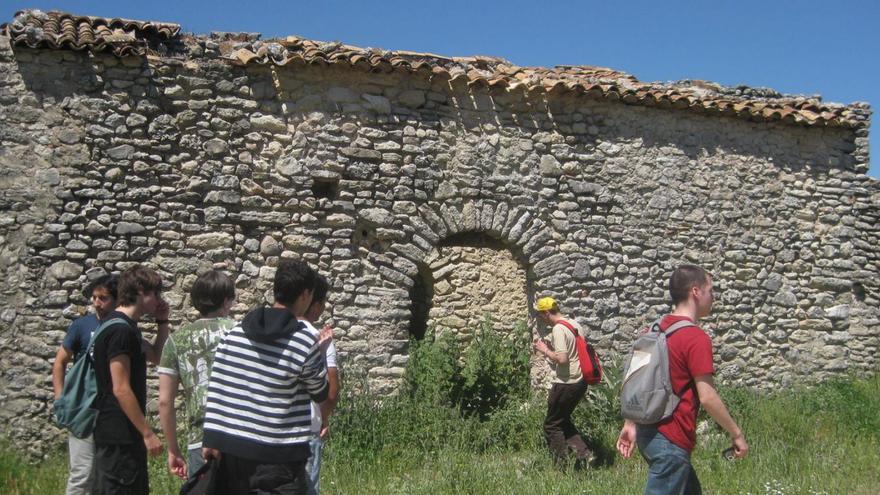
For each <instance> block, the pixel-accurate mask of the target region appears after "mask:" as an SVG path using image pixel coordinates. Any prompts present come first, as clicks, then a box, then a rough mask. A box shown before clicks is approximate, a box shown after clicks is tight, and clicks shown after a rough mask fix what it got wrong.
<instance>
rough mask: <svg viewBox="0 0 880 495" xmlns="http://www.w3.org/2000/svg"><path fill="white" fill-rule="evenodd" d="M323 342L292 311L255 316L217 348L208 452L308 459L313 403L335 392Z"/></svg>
mask: <svg viewBox="0 0 880 495" xmlns="http://www.w3.org/2000/svg"><path fill="white" fill-rule="evenodd" d="M317 340H318V336H317V332H316V331H315V330H314V329H313V328H310V327H307V326H306V325H304V324H302V323H301V322H299V321H297V320H296V319H295V318H294V317H293V316H291V315H290V313H289V312H288V311H287V310H284V309H278V308H259V309H257V310H254V311H252V312H251V313H248V315H247V316H246V317H245V319H244V321H243V322H242V324H241V325H239V326H236V327H235V328H233V329H232V330H230V331H229V332H228V333H227V334H226V335H225V336H224V337H223V340H222V341H221V342H220V344H219V345H218V347H217V351H216V354H215V357H214V366H213V368H212V370H211V378H210V381H209V383H208V393H207V400H206V406H205V423H204V441H203V445H204V446H206V447H211V448H215V449H218V450H220V451H221V452H224V453H227V452H228V453H230V454H233V455H235V456H238V457H242V458H246V459H252V460H255V461H259V462H268V463H278V462H290V461H295V460H304V459H306V458H308V455H309V447H308V442H309V438H310V426H311V405H310V401H311V400H315V401H316V402H321V401H323V400H324V399H326V397H327V391H328V385H327V378H326V374H327V370H326V366H325V364H324V356H323V353H322V351H321V350H320V349H319V348H318V345H317Z"/></svg>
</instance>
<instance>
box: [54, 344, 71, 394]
mask: <svg viewBox="0 0 880 495" xmlns="http://www.w3.org/2000/svg"><path fill="white" fill-rule="evenodd" d="M71 359H73V354H71V352H70V351H68V350H67V349H65V348H64V346H60V347H59V348H58V352H56V353H55V363H54V364H53V365H52V388H53V389H54V391H55V400H58V397H60V396H61V390H63V389H64V375H65V374H66V373H67V364H68V363H70V360H71Z"/></svg>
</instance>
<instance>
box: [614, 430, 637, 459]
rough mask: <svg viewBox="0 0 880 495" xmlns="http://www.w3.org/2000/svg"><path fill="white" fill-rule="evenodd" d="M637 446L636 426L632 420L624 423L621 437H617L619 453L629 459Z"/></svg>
mask: <svg viewBox="0 0 880 495" xmlns="http://www.w3.org/2000/svg"><path fill="white" fill-rule="evenodd" d="M635 445H636V424H635V423H633V422H632V421H630V420H626V421H624V422H623V428H621V429H620V435H618V436H617V451H618V452H620V455H622V456H623V457H625V458H627V459H629V457H630V456H631V455H632V453H633V449H634V448H635Z"/></svg>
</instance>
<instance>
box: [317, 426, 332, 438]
mask: <svg viewBox="0 0 880 495" xmlns="http://www.w3.org/2000/svg"><path fill="white" fill-rule="evenodd" d="M329 434H330V427H329V426H322V427H321V434H320V435H319V436H320V437H321V440H326V439H327V435H329Z"/></svg>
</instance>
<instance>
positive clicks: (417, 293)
mask: <svg viewBox="0 0 880 495" xmlns="http://www.w3.org/2000/svg"><path fill="white" fill-rule="evenodd" d="M433 299H434V280H433V276H432V275H431V271H430V269H428V267H426V266H420V267H419V275H418V276H417V277H416V278H415V283H414V284H413V286H412V288H410V290H409V300H410V301H411V302H410V307H409V310H410V313H411V314H412V317H411V318H410V320H409V334H410V336H411V337H415V338H416V339H418V340H422V339H423V338H425V332H426V331H427V330H428V314H429V313H430V312H431V301H432V300H433Z"/></svg>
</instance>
